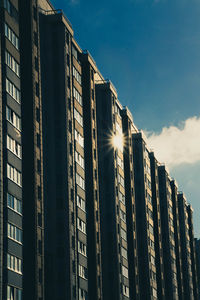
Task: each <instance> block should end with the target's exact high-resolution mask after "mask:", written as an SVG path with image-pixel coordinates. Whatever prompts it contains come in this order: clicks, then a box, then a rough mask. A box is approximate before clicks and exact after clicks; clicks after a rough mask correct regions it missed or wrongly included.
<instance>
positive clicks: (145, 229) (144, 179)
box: [132, 132, 158, 300]
mask: <svg viewBox="0 0 200 300" xmlns="http://www.w3.org/2000/svg"><path fill="white" fill-rule="evenodd" d="M132 139H133V161H134V181H135V203H136V226H137V244H138V264H139V284H140V297H141V299H152V300H154V299H158V293H157V275H156V261H155V257H156V252H155V236H154V217H153V202H152V185H151V167H150V157H149V150H148V147H147V144H146V141H145V137H144V135H143V134H142V132H138V133H133V135H132Z"/></svg>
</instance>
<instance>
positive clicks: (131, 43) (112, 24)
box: [52, 0, 200, 237]
mask: <svg viewBox="0 0 200 300" xmlns="http://www.w3.org/2000/svg"><path fill="white" fill-rule="evenodd" d="M52 3H53V4H54V6H55V8H62V9H63V10H64V12H65V14H66V16H67V17H68V19H69V20H70V21H71V23H72V25H73V28H74V32H75V38H76V40H77V42H78V43H79V44H80V46H81V48H82V49H88V50H89V51H90V53H91V54H92V56H93V58H94V59H95V61H96V63H97V66H98V67H99V70H100V71H101V73H102V74H103V76H104V77H105V78H109V79H111V81H112V82H113V83H114V85H115V87H116V88H117V91H118V95H119V100H120V101H121V103H122V104H123V105H127V106H128V107H129V109H130V110H131V111H132V114H133V117H134V122H135V124H136V125H137V127H138V128H140V129H144V130H145V131H147V130H148V131H150V133H149V135H150V141H151V142H152V146H153V147H154V142H155V136H156V137H157V139H156V147H157V154H158V157H160V159H162V160H163V162H166V163H168V162H169V166H170V174H171V175H172V176H174V177H175V178H176V180H177V182H178V184H179V188H180V190H183V191H184V192H185V194H186V197H187V199H188V202H190V203H191V204H192V206H193V207H194V221H195V232H196V234H197V235H198V236H199V237H200V203H199V191H200V176H199V173H200V133H198V132H197V136H196V135H194V134H193V128H195V127H196V125H197V128H198V126H199V125H200V18H199V16H200V1H199V0H101V1H94V0H52ZM187 120H189V121H191V122H187ZM190 125H191V126H190ZM192 126H193V127H192ZM175 132H176V133H177V136H176V135H175V134H174V133H175ZM166 134H167V144H166V145H165V149H166V151H165V153H164V151H163V149H162V147H163V138H165V135H166ZM152 136H153V138H152ZM191 136H192V138H191ZM176 140H177V141H179V147H174V143H175V144H176ZM185 145H187V147H186V148H187V151H183V149H184V148H185ZM168 147H169V151H173V153H172V152H170V153H172V157H173V160H169V158H168V155H167V151H168ZM160 149H161V150H160ZM170 149H171V150H170ZM174 149H175V150H176V151H178V152H181V155H180V157H181V159H177V153H174V151H175V150H174ZM155 152H156V149H155ZM161 152H162V155H160V153H161ZM168 153H169V152H168ZM189 156H192V157H193V159H189V158H188V157H189Z"/></svg>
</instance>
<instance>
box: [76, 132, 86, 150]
mask: <svg viewBox="0 0 200 300" xmlns="http://www.w3.org/2000/svg"><path fill="white" fill-rule="evenodd" d="M74 137H75V140H76V141H77V142H78V143H79V144H80V145H81V147H84V138H83V136H82V135H81V134H80V133H79V132H78V131H77V130H76V129H75V131H74Z"/></svg>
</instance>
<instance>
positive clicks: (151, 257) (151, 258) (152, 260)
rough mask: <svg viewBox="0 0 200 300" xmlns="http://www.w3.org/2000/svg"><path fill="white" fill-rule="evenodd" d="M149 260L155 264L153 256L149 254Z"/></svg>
mask: <svg viewBox="0 0 200 300" xmlns="http://www.w3.org/2000/svg"><path fill="white" fill-rule="evenodd" d="M150 262H151V263H152V265H154V266H155V257H154V256H152V255H151V254H150Z"/></svg>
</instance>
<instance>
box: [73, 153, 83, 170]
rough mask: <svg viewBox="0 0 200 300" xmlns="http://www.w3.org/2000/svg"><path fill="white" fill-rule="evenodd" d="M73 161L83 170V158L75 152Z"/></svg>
mask: <svg viewBox="0 0 200 300" xmlns="http://www.w3.org/2000/svg"><path fill="white" fill-rule="evenodd" d="M75 161H76V162H77V163H78V164H79V166H81V167H82V168H83V169H84V158H83V157H82V156H81V155H80V153H78V152H77V151H75Z"/></svg>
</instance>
